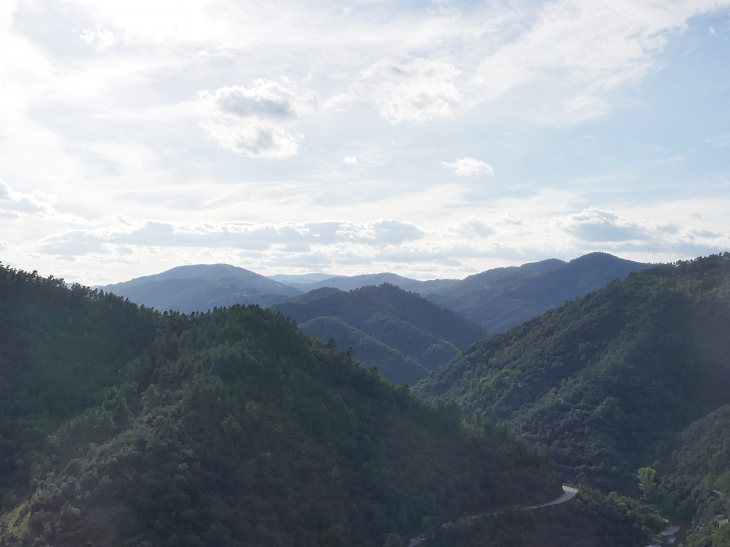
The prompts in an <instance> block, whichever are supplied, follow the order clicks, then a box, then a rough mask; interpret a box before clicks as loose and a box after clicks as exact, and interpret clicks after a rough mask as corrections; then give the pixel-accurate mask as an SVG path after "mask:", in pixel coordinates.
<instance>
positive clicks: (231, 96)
mask: <svg viewBox="0 0 730 547" xmlns="http://www.w3.org/2000/svg"><path fill="white" fill-rule="evenodd" d="M198 95H199V96H200V98H201V99H202V100H204V101H207V102H210V103H212V104H213V105H214V106H215V107H216V108H217V109H218V110H219V111H220V112H221V113H223V114H231V115H233V116H237V117H240V118H255V119H263V120H292V119H295V118H296V117H297V116H298V113H297V108H296V103H297V102H298V99H297V98H296V96H295V95H294V94H292V93H290V92H289V91H287V90H286V89H284V87H282V86H281V85H279V84H277V83H276V82H272V81H269V80H256V81H255V82H254V85H253V86H252V87H250V88H246V87H243V86H240V85H233V86H226V87H221V88H219V89H216V90H215V91H214V92H213V93H211V92H209V91H207V90H205V91H201V92H200V93H199V94H198Z"/></svg>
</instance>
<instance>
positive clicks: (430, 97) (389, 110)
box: [352, 58, 462, 124]
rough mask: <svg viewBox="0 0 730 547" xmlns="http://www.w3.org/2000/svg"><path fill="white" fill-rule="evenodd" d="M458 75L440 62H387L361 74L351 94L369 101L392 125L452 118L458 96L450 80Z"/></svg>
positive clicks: (422, 60)
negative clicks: (359, 80)
mask: <svg viewBox="0 0 730 547" xmlns="http://www.w3.org/2000/svg"><path fill="white" fill-rule="evenodd" d="M459 74H460V72H459V71H458V70H457V69H456V68H455V67H454V66H453V65H452V64H451V63H449V62H447V61H445V60H443V59H424V58H416V59H412V60H409V61H394V60H387V61H381V62H377V63H375V64H374V65H373V66H371V67H370V68H368V69H366V70H364V71H362V73H361V75H360V79H361V82H360V83H359V84H357V85H356V86H355V87H354V88H353V90H352V93H354V94H355V95H360V96H365V97H369V98H370V99H371V100H373V101H374V102H375V105H376V106H377V108H378V109H379V110H380V115H381V117H383V118H384V119H386V120H387V121H389V122H390V123H392V124H398V123H401V122H404V121H415V122H422V121H426V120H430V119H434V118H448V117H451V116H452V115H453V108H452V105H453V104H454V103H456V102H458V101H459V100H460V99H461V98H462V95H461V93H460V92H459V90H458V89H457V88H456V86H455V85H454V83H453V82H452V80H453V79H454V78H455V77H456V76H458V75H459Z"/></svg>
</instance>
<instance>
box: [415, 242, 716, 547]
mask: <svg viewBox="0 0 730 547" xmlns="http://www.w3.org/2000/svg"><path fill="white" fill-rule="evenodd" d="M729 330H730V254H724V255H714V256H710V257H705V258H698V259H695V260H691V261H683V262H678V263H675V264H667V265H660V266H655V267H653V268H651V269H648V270H645V271H643V272H641V273H637V274H632V275H630V276H629V277H628V278H627V279H626V280H625V281H623V282H621V281H615V282H613V283H611V284H609V285H608V286H607V287H606V288H604V289H601V290H599V291H596V292H593V293H590V294H588V295H586V296H585V297H583V298H579V299H575V300H572V301H568V302H566V303H565V304H564V305H563V306H561V307H559V308H556V309H554V310H550V311H548V312H546V313H545V314H543V315H541V316H539V317H537V318H535V319H532V320H530V321H527V322H525V323H523V324H522V325H519V326H516V327H513V328H512V329H509V330H508V331H506V332H504V333H500V334H496V335H493V336H491V337H489V338H488V339H486V340H483V341H480V342H478V343H476V344H475V345H473V346H472V347H470V348H469V349H467V350H466V351H465V352H464V353H463V354H462V355H461V356H460V357H459V358H457V359H455V360H454V361H453V362H451V363H450V364H448V365H446V366H445V367H442V368H441V369H439V370H437V371H435V372H433V373H432V374H431V375H430V376H429V377H428V378H426V379H424V380H423V381H422V382H420V383H419V384H418V385H417V386H415V388H414V391H415V392H416V393H418V394H420V395H422V396H424V397H430V398H432V399H433V400H439V399H444V400H456V401H458V402H459V403H460V404H462V405H463V406H464V408H465V409H467V410H468V411H477V410H478V411H482V412H484V413H485V414H486V415H487V416H491V417H493V418H497V419H500V420H504V421H505V423H507V424H508V425H509V427H510V428H511V429H512V431H514V432H519V433H520V434H522V435H524V436H525V437H526V438H527V439H529V440H531V441H532V442H533V443H536V444H538V445H540V446H544V447H546V449H547V450H548V452H549V454H550V455H551V457H552V458H553V459H554V460H555V462H556V463H557V464H558V465H559V468H560V470H561V472H562V473H563V474H564V475H565V476H567V477H570V478H571V479H572V480H574V481H576V482H580V483H583V484H590V485H592V486H594V487H596V488H599V489H600V490H602V491H603V492H604V493H608V492H611V491H618V492H620V493H623V494H626V495H631V496H633V497H637V498H638V497H642V498H643V499H645V500H647V501H650V502H652V503H653V504H654V505H655V506H656V507H660V508H661V509H662V510H663V512H665V514H667V515H672V516H673V517H674V518H678V519H684V520H692V519H694V525H695V526H696V530H695V533H694V534H690V538H689V539H690V541H691V543H690V544H691V545H703V546H708V547H709V546H710V545H726V544H727V543H722V541H726V540H722V541H721V542H720V543H712V542H713V541H714V539H712V538H713V537H714V536H713V534H714V535H717V534H715V532H717V533H720V532H719V531H718V530H719V528H718V526H717V522H718V521H719V520H722V518H727V514H728V509H729V508H728V507H727V505H725V495H726V492H727V491H728V487H730V483H728V478H727V477H728V476H730V474H728V472H730V448H729V447H730V444H729V442H730V441H728V438H727V435H726V431H727V429H726V428H725V425H726V424H727V416H728V414H727V406H726V405H728V404H730V375H729V374H728V355H730V338H729V337H728V336H727V332H728V331H729ZM641 477H643V478H641ZM723 515H725V516H723ZM712 522H714V528H712V526H711V525H712ZM708 526H709V528H708ZM704 529H707V530H710V531H712V530H714V532H713V533H709V532H708V531H707V530H705V532H703V531H702V530H704ZM722 534H726V532H725V531H724V530H723V531H722ZM722 537H725V535H722ZM702 538H704V539H702ZM708 538H709V539H708ZM703 541H704V543H703ZM718 541H719V540H718Z"/></svg>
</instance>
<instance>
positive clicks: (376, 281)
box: [289, 273, 458, 295]
mask: <svg viewBox="0 0 730 547" xmlns="http://www.w3.org/2000/svg"><path fill="white" fill-rule="evenodd" d="M457 282H458V281H457V280H456V279H432V280H430V281H419V280H417V279H409V278H407V277H402V276H400V275H398V274H393V273H378V274H367V275H353V276H350V277H348V276H337V277H329V278H327V279H324V280H322V281H318V282H316V283H309V282H307V283H296V282H291V283H289V284H290V285H291V286H293V287H296V288H298V289H300V290H305V291H308V290H312V289H318V288H320V287H334V288H336V289H340V290H341V291H352V290H355V289H360V288H362V287H368V286H371V285H373V286H377V285H382V284H383V283H389V284H391V285H395V286H396V287H400V288H401V289H403V290H404V291H409V292H415V293H419V294H422V295H426V294H430V293H432V292H438V291H441V290H443V289H445V288H447V287H450V286H451V285H453V284H454V283H457Z"/></svg>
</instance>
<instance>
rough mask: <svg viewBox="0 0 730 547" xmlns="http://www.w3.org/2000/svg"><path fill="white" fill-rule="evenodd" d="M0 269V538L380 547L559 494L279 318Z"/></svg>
mask: <svg viewBox="0 0 730 547" xmlns="http://www.w3.org/2000/svg"><path fill="white" fill-rule="evenodd" d="M0 273H1V274H2V276H0V298H3V299H4V300H3V303H4V304H5V307H4V310H5V314H4V317H3V319H2V323H0V340H2V346H0V354H1V355H2V367H3V368H2V374H0V378H1V379H2V380H3V384H2V385H3V389H4V390H5V392H4V393H5V395H6V397H5V398H4V399H3V404H4V405H5V406H4V407H3V409H2V414H0V419H1V420H2V424H3V429H2V430H1V431H2V437H0V450H2V460H1V461H2V465H3V467H2V469H0V481H2V484H3V485H4V488H5V490H4V491H3V500H4V501H3V513H2V515H0V520H1V521H2V522H7V523H10V522H11V521H12V523H13V524H12V526H10V525H8V526H6V527H5V528H3V527H0V545H2V544H3V543H2V542H3V541H4V542H5V543H6V544H9V545H17V538H18V535H19V534H21V535H23V538H24V539H23V541H24V544H26V545H34V544H37V545H44V544H46V543H47V544H49V545H63V546H65V545H85V544H88V543H90V544H92V545H106V544H110V545H119V544H129V545H137V544H139V545H145V544H146V543H145V542H149V544H151V545H159V546H162V547H177V546H188V545H205V546H233V545H297V546H315V545H316V546H320V545H324V546H329V545H332V546H337V545H364V546H374V547H378V546H380V545H383V544H384V543H386V542H388V541H390V542H391V543H392V542H394V541H396V540H397V536H396V535H393V534H397V535H400V536H401V537H411V536H412V535H415V534H416V533H418V531H419V524H420V522H421V521H422V519H423V518H424V517H428V516H431V517H432V518H433V520H434V522H444V521H446V520H450V519H451V518H453V517H454V516H455V513H456V514H469V513H475V512H482V511H484V510H489V509H490V508H494V509H495V510H496V509H497V508H501V507H503V506H505V505H511V504H517V503H522V504H524V503H535V502H540V501H545V500H547V499H550V498H552V497H554V496H555V494H556V491H559V484H560V482H559V478H558V477H557V475H556V474H554V472H553V471H552V468H551V466H550V464H549V462H548V461H547V459H546V458H545V457H544V456H542V455H541V454H540V453H539V452H538V451H537V450H535V449H533V448H531V447H530V446H529V445H527V444H526V443H525V442H524V441H521V440H519V439H516V438H515V437H514V436H513V435H512V434H510V433H509V432H508V431H507V430H506V429H505V428H503V427H501V426H498V425H496V424H495V423H493V422H491V421H489V420H485V419H483V418H481V417H477V418H476V419H475V420H473V421H470V420H465V418H464V416H463V415H462V413H461V411H460V409H459V407H458V406H457V405H455V404H453V403H448V402H438V403H435V404H429V403H426V402H424V401H422V400H420V399H417V398H416V397H414V396H413V395H411V394H410V392H409V390H408V389H407V387H405V386H401V387H396V386H393V385H392V384H389V383H387V382H385V381H384V380H382V379H381V378H380V377H379V375H378V374H377V372H375V371H374V370H371V369H364V368H362V367H361V366H360V365H359V363H357V362H356V361H355V360H354V359H353V358H352V355H351V354H349V352H343V353H337V352H335V351H333V350H332V348H330V347H328V345H327V344H326V343H325V342H321V341H319V340H316V339H312V338H309V337H308V336H306V335H305V334H303V333H302V332H301V331H300V330H298V329H297V328H296V325H295V323H294V322H293V321H291V320H289V319H287V318H285V317H284V316H282V315H281V314H274V313H272V312H269V311H266V310H263V309H261V308H259V307H257V306H251V307H242V306H234V307H232V308H227V309H217V310H214V311H213V312H211V313H205V314H192V315H180V314H176V313H167V314H164V315H160V314H158V313H156V312H152V311H150V310H146V309H140V308H137V307H136V306H133V305H131V304H129V303H127V302H122V301H121V299H119V298H117V297H112V296H109V295H107V294H102V293H101V292H95V291H90V290H88V289H84V288H78V287H74V288H71V289H68V288H66V287H65V286H64V285H63V283H62V282H60V281H55V280H48V279H41V278H38V277H37V276H35V275H32V274H25V273H23V272H15V271H12V270H8V269H5V270H2V271H1V272H0ZM89 317H90V318H91V319H89ZM87 341H88V343H87ZM51 356H52V357H53V359H51ZM29 371H32V372H33V373H32V374H30V373H29ZM21 506H22V507H25V508H26V509H19V508H20V507H21ZM24 519H25V520H24ZM23 523H27V529H24V530H22V531H19V530H20V529H21V528H22V527H23V526H26V525H25V524H23ZM125 542H127V543H125ZM130 542H131V543H130Z"/></svg>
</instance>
